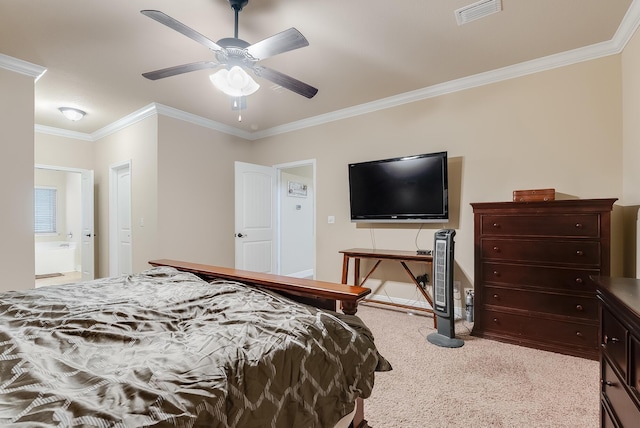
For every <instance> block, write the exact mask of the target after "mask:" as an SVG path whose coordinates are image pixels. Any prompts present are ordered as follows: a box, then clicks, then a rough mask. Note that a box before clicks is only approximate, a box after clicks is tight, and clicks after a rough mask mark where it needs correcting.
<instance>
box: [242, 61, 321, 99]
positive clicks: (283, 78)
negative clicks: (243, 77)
mask: <svg viewBox="0 0 640 428" xmlns="http://www.w3.org/2000/svg"><path fill="white" fill-rule="evenodd" d="M253 72H254V73H255V74H256V76H258V77H262V78H265V79H267V80H270V81H272V82H273V83H275V84H277V85H280V86H282V87H283V88H285V89H288V90H290V91H293V92H295V93H296V94H300V95H302V96H303V97H307V98H313V97H314V96H315V94H317V93H318V90H317V89H316V88H314V87H313V86H311V85H307V84H306V83H304V82H301V81H299V80H297V79H294V78H293V77H291V76H287V75H286V74H282V73H280V72H279V71H275V70H273V69H271V68H267V67H263V66H261V65H255V66H253Z"/></svg>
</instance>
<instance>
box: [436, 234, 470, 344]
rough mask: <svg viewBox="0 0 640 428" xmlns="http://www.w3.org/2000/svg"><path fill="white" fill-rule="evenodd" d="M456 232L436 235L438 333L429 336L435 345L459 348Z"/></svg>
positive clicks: (460, 342) (460, 341) (460, 340)
mask: <svg viewBox="0 0 640 428" xmlns="http://www.w3.org/2000/svg"><path fill="white" fill-rule="evenodd" d="M455 234H456V231H455V230H453V229H442V230H439V231H437V232H436V233H435V235H434V244H433V314H434V316H436V317H437V318H436V320H437V324H438V331H437V332H434V333H431V334H429V335H428V336H427V340H428V341H429V342H431V343H433V344H434V345H438V346H442V347H445V348H459V347H461V346H462V345H464V341H463V340H462V339H456V332H455V324H454V322H455V313H454V305H453V247H454V241H453V237H454V236H455Z"/></svg>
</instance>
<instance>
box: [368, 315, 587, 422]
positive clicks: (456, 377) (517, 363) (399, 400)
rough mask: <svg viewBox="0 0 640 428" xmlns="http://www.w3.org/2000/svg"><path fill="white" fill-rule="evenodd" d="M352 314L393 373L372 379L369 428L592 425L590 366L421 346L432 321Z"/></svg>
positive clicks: (478, 348) (487, 346)
mask: <svg viewBox="0 0 640 428" xmlns="http://www.w3.org/2000/svg"><path fill="white" fill-rule="evenodd" d="M358 315H359V316H360V317H361V318H362V320H363V321H364V322H365V323H366V324H367V325H368V326H369V327H370V328H371V330H372V331H373V334H374V337H375V341H376V345H377V346H378V348H379V350H380V352H381V353H382V355H384V356H385V357H386V358H387V359H388V360H389V361H390V362H391V364H392V365H393V368H394V370H393V371H391V372H386V373H377V374H376V383H375V387H374V390H373V394H372V396H371V397H370V398H369V399H367V400H366V401H365V418H366V419H367V420H368V422H369V426H370V427H372V428H396V427H397V428H409V427H436V428H438V427H465V428H476V427H477V428H485V427H510V428H511V427H514V428H518V427H527V428H528V427H537V428H542V427H549V428H563V427H567V428H568V427H571V428H574V427H580V428H590V427H594V428H595V427H598V426H599V398H598V394H599V365H598V362H597V361H591V360H585V359H582V358H577V357H570V356H566V355H560V354H555V353H551V352H545V351H539V350H535V349H529V348H525V347H521V346H515V345H509V344H505V343H501V342H495V341H492V340H486V339H480V338H476V337H473V336H470V334H469V333H470V329H471V327H472V325H471V324H469V323H466V322H462V321H459V322H457V323H456V337H458V338H461V339H463V340H464V341H465V344H464V346H463V347H461V348H457V349H448V348H441V347H438V346H435V345H433V344H431V343H429V342H428V341H427V340H426V336H427V334H429V333H431V332H433V331H434V329H433V319H432V318H430V317H424V316H419V315H408V314H407V313H405V312H400V311H394V310H388V309H384V308H379V307H373V306H371V305H361V306H359V308H358Z"/></svg>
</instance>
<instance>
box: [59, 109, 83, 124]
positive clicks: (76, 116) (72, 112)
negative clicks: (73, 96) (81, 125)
mask: <svg viewBox="0 0 640 428" xmlns="http://www.w3.org/2000/svg"><path fill="white" fill-rule="evenodd" d="M58 110H60V113H62V114H63V115H64V117H66V118H67V119H69V120H71V121H73V122H77V121H78V120H80V119H82V118H83V117H84V116H85V115H86V114H87V113H86V112H84V111H82V110H80V109H77V108H73V107H60V108H59V109H58Z"/></svg>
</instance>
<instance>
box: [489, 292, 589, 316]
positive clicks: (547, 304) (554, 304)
mask: <svg viewBox="0 0 640 428" xmlns="http://www.w3.org/2000/svg"><path fill="white" fill-rule="evenodd" d="M482 302H483V304H484V305H491V306H497V307H505V308H513V309H522V310H526V311H532V312H540V313H545V314H552V315H561V316H569V317H572V318H580V319H583V320H591V321H595V320H597V319H598V301H597V300H596V298H595V296H594V297H592V298H590V297H579V296H571V295H567V294H557V293H545V292H540V291H530V290H518V289H512V288H504V287H493V286H484V287H483V290H482Z"/></svg>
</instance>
